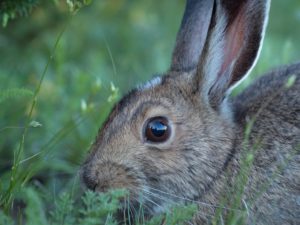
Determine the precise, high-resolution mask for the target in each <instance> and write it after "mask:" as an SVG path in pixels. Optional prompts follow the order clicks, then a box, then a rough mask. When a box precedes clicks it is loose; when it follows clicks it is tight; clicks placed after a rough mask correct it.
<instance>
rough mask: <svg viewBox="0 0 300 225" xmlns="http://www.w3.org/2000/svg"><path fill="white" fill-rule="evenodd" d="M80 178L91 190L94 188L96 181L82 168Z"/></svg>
mask: <svg viewBox="0 0 300 225" xmlns="http://www.w3.org/2000/svg"><path fill="white" fill-rule="evenodd" d="M81 180H82V182H83V183H84V185H85V186H86V187H87V188H88V189H90V190H92V191H95V190H96V187H97V184H98V182H97V180H96V179H95V177H93V176H91V175H90V172H89V171H88V170H84V171H83V172H82V174H81Z"/></svg>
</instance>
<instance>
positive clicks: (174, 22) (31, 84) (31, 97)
mask: <svg viewBox="0 0 300 225" xmlns="http://www.w3.org/2000/svg"><path fill="white" fill-rule="evenodd" d="M84 4H89V5H87V6H86V7H83V8H81V7H82V6H83V5H84ZM272 4H273V5H272V9H271V15H270V22H271V23H270V26H269V28H268V31H267V34H266V41H265V45H264V48H263V50H262V54H261V57H260V60H259V62H258V65H257V66H256V67H255V69H254V71H253V73H252V74H253V75H252V76H251V77H250V78H249V79H248V80H246V81H245V82H244V83H243V84H242V85H241V86H240V88H238V89H237V91H238V90H239V89H241V88H242V87H243V86H245V85H247V84H248V83H249V82H250V81H251V79H253V78H254V77H255V75H256V74H260V73H263V72H265V71H266V70H268V69H269V68H271V67H274V66H276V65H280V64H284V63H290V62H293V61H295V60H296V59H300V51H299V46H297V45H298V41H299V40H300V30H299V29H297V27H298V25H299V23H300V3H299V1H298V0H286V1H278V0H274V1H273V2H272ZM183 6H184V1H179V0H178V1H176V4H175V3H173V2H172V4H171V3H170V2H169V1H157V0H155V1H148V0H130V1H124V0H115V1H108V0H103V1H93V2H90V1H86V0H76V1H75V0H53V1H43V0H14V1H12V0H4V1H1V3H0V20H1V23H2V27H1V28H0V59H1V60H0V107H1V110H0V224H7V225H9V224H23V223H24V222H26V224H115V223H116V221H115V220H114V217H113V216H112V215H113V214H114V213H115V212H116V210H117V200H118V198H119V197H121V196H124V195H126V193H125V192H121V191H116V192H112V193H108V194H105V195H98V194H94V193H91V192H86V193H82V190H81V188H80V184H79V179H78V175H77V174H78V170H79V167H80V165H81V163H82V161H83V160H84V158H85V156H86V153H87V151H88V149H89V146H90V144H91V143H92V141H93V139H94V137H95V135H96V134H97V131H98V129H99V127H100V126H101V124H102V122H103V121H104V120H105V118H106V116H107V115H108V113H109V111H110V109H111V107H112V106H113V104H114V103H115V102H116V101H117V100H118V99H119V97H120V96H121V95H122V94H124V93H125V92H126V91H128V90H129V89H130V88H132V87H133V86H135V85H136V84H138V83H141V82H143V81H145V80H147V79H149V78H150V77H151V76H152V73H153V72H163V71H165V70H167V68H168V64H169V60H170V55H171V51H172V47H173V45H174V42H175V36H176V32H177V29H178V25H179V22H180V19H181V14H182V11H183ZM80 8H81V9H80ZM70 9H71V11H72V12H70ZM78 9H80V10H79V11H78ZM74 12H77V13H74ZM282 12H284V14H283V13H282ZM174 15H175V16H174ZM176 15H178V16H176ZM179 15H180V16H179ZM23 16H25V17H23ZM297 48H298V49H297ZM292 79H293V78H291V80H290V81H289V82H290V83H291V84H292V83H293V80H292ZM291 84H287V86H289V85H291ZM246 159H248V160H246V161H245V170H247V168H248V167H249V166H251V163H252V161H251V155H250V156H247V157H246ZM240 182H241V185H240V188H241V190H240V191H239V193H238V194H237V196H236V198H233V203H232V204H233V205H231V206H232V208H234V207H239V206H240V205H239V204H241V201H240V199H239V194H241V193H242V192H243V191H244V190H243V184H244V183H245V182H246V180H245V177H242V176H241V179H240ZM96 202H100V204H95V203H96ZM224 204H225V203H224ZM226 204H227V203H226ZM104 206H106V207H104ZM179 212H180V213H179ZM194 212H195V206H194V205H191V206H187V207H186V208H182V207H181V208H180V209H179V208H174V209H173V210H171V213H168V214H167V215H162V216H161V217H158V218H153V219H152V220H151V221H149V222H147V223H146V222H145V221H143V220H142V219H139V221H138V222H137V221H136V223H138V224H149V225H150V224H159V223H163V222H164V223H165V224H180V223H182V222H183V221H185V220H186V219H188V218H190V217H191V216H192V215H193V214H194ZM217 213H219V214H217V217H218V216H220V215H222V213H223V212H221V211H220V212H217ZM245 213H246V211H245ZM245 215H246V214H245ZM229 217H230V218H228V220H227V221H231V222H230V224H237V223H238V221H237V220H236V215H229ZM96 218H97V219H96ZM218 219H219V218H217V219H216V224H218V223H219V222H220V221H218ZM162 221H163V222H162Z"/></svg>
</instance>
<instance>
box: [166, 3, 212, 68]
mask: <svg viewBox="0 0 300 225" xmlns="http://www.w3.org/2000/svg"><path fill="white" fill-rule="evenodd" d="M213 5H214V0H187V2H186V7H185V11H184V15H183V19H182V22H181V26H180V29H179V32H178V34H177V39H176V45H175V49H174V52H173V56H172V63H171V69H170V70H171V71H188V70H190V69H193V68H196V67H197V64H198V61H199V57H200V55H201V52H202V49H203V46H204V44H205V41H206V37H207V31H208V28H209V25H210V22H211V21H210V20H211V16H212V10H213Z"/></svg>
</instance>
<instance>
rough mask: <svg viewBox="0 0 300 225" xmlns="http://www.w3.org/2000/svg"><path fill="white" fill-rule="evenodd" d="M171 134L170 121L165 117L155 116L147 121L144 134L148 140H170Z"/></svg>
mask: <svg viewBox="0 0 300 225" xmlns="http://www.w3.org/2000/svg"><path fill="white" fill-rule="evenodd" d="M170 134H171V128H170V126H169V121H168V120H167V118H165V117H153V118H151V119H149V120H148V121H147V122H146V126H145V130H144V136H145V139H146V141H150V142H154V143H159V142H165V141H166V140H168V138H169V137H170Z"/></svg>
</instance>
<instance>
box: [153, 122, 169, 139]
mask: <svg viewBox="0 0 300 225" xmlns="http://www.w3.org/2000/svg"><path fill="white" fill-rule="evenodd" d="M149 126H150V129H151V132H152V133H153V135H154V136H156V137H161V136H163V135H164V134H165V132H166V130H167V129H168V127H167V126H166V125H164V124H163V123H161V122H160V121H153V122H152V123H150V124H149Z"/></svg>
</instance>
